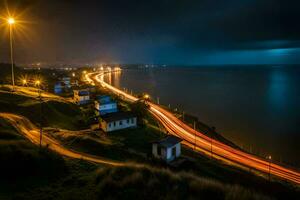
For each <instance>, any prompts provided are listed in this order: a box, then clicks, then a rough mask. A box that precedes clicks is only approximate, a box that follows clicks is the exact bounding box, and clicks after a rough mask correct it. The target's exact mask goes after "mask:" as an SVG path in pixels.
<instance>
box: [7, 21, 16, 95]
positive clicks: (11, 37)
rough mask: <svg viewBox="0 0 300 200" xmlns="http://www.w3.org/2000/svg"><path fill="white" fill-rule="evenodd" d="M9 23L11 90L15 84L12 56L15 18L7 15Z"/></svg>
mask: <svg viewBox="0 0 300 200" xmlns="http://www.w3.org/2000/svg"><path fill="white" fill-rule="evenodd" d="M7 23H8V25H9V40H10V62H11V80H12V86H13V87H12V90H14V86H15V75H14V56H13V25H14V24H15V23H16V21H15V19H14V18H12V17H9V18H8V19H7Z"/></svg>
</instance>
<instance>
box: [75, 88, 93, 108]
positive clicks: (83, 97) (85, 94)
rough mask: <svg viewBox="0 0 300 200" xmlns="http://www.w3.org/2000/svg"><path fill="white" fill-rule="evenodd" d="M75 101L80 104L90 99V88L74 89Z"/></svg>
mask: <svg viewBox="0 0 300 200" xmlns="http://www.w3.org/2000/svg"><path fill="white" fill-rule="evenodd" d="M73 92H74V101H75V103H77V104H78V105H82V104H86V103H88V102H89V101H90V92H89V91H88V90H74V91H73Z"/></svg>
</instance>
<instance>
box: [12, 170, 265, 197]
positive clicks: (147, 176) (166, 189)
mask: <svg viewBox="0 0 300 200" xmlns="http://www.w3.org/2000/svg"><path fill="white" fill-rule="evenodd" d="M76 166H77V167H79V168H80V169H82V168H86V169H84V171H83V170H80V169H79V170H78V168H77V170H76V171H75V172H73V173H72V175H69V176H67V177H64V178H61V179H60V180H59V181H57V182H56V183H55V184H52V185H48V186H45V187H41V188H38V189H35V190H33V191H30V192H27V193H23V194H18V195H17V198H18V199H41V200H43V199H61V200H63V199H89V200H93V199H238V200H243V199H269V198H268V197H266V196H264V195H261V194H258V193H257V192H255V191H252V190H248V189H245V188H243V187H240V186H237V185H224V184H222V183H220V182H218V181H214V180H211V179H205V178H199V177H197V176H195V175H194V174H191V173H174V172H172V171H170V170H168V169H158V168H153V167H142V168H135V167H100V168H98V169H93V167H87V166H82V164H80V165H79V164H77V165H76ZM87 170H90V172H89V173H87V172H86V171H87Z"/></svg>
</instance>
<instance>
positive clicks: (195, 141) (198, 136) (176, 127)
mask: <svg viewBox="0 0 300 200" xmlns="http://www.w3.org/2000/svg"><path fill="white" fill-rule="evenodd" d="M114 72H115V71H112V70H109V71H105V72H104V71H100V72H93V73H88V74H86V79H87V81H88V82H90V83H91V84H95V83H100V84H101V85H102V86H103V87H105V88H107V89H109V90H110V91H111V92H113V93H115V94H117V95H119V96H122V97H123V98H124V99H125V100H127V101H129V102H134V101H137V100H138V98H137V97H135V96H133V95H130V94H128V93H126V92H124V91H122V90H120V89H118V88H116V87H114V86H112V85H110V84H108V83H106V82H105V81H104V75H105V74H107V73H114ZM149 111H150V112H151V113H152V115H153V116H154V117H155V118H156V119H157V120H159V121H160V122H161V123H162V124H163V126H164V127H165V128H166V130H168V132H169V133H171V134H173V135H175V136H178V137H180V138H182V139H183V140H184V144H186V145H188V146H190V147H191V148H195V147H196V149H197V150H199V151H202V152H204V153H206V154H207V155H209V156H211V150H212V151H213V154H212V156H213V157H214V158H218V159H221V160H223V161H226V162H229V163H232V164H238V165H241V166H244V167H247V168H250V169H256V170H258V171H260V172H264V173H267V174H271V175H272V176H276V177H279V178H282V179H284V180H288V181H291V182H294V183H296V184H300V173H299V172H298V171H296V170H294V169H291V168H288V167H285V166H280V165H278V164H275V163H272V162H270V161H269V160H267V159H263V158H261V157H258V156H255V155H252V154H249V153H246V152H243V151H241V150H238V149H235V148H233V147H231V146H228V145H226V144H224V143H222V142H219V141H217V140H214V139H211V138H210V137H208V136H206V135H205V134H203V133H201V132H199V131H195V130H194V129H192V128H191V127H189V126H188V125H186V124H185V123H183V122H182V121H180V120H179V119H178V118H176V117H175V116H174V115H173V114H172V113H170V112H169V111H167V110H165V109H163V108H162V107H160V106H159V105H157V104H154V103H151V102H149Z"/></svg>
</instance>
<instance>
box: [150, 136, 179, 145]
mask: <svg viewBox="0 0 300 200" xmlns="http://www.w3.org/2000/svg"><path fill="white" fill-rule="evenodd" d="M181 141H182V139H181V138H179V137H176V136H174V135H169V136H167V137H165V138H163V139H162V140H159V141H157V142H153V143H154V144H158V145H160V146H163V147H166V148H168V147H172V146H174V145H176V144H178V143H180V142H181Z"/></svg>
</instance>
